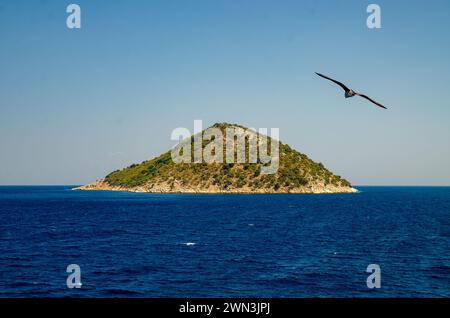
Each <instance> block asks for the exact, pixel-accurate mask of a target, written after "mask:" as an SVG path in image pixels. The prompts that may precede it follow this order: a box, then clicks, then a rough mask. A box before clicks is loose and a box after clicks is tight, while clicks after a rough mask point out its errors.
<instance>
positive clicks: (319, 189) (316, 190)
mask: <svg viewBox="0 0 450 318" xmlns="http://www.w3.org/2000/svg"><path fill="white" fill-rule="evenodd" d="M72 190H86V191H96V190H100V191H121V192H135V193H190V194H195V193H198V194H227V193H230V194H232V193H234V194H276V193H293V194H326V193H357V192H359V191H358V190H357V189H355V188H353V187H347V186H335V185H332V184H329V185H326V186H325V185H315V186H310V187H299V188H294V189H287V188H280V189H278V190H274V189H272V188H271V189H267V188H262V189H252V188H245V187H243V188H239V189H233V188H232V189H227V190H223V189H220V188H219V187H215V186H210V187H208V188H201V187H192V186H188V187H186V186H182V185H180V184H172V185H169V184H167V183H164V182H162V183H158V184H153V185H143V186H138V187H121V186H111V185H109V184H108V183H107V182H105V181H104V180H100V181H96V182H93V183H90V184H87V185H83V186H80V187H76V188H73V189H72Z"/></svg>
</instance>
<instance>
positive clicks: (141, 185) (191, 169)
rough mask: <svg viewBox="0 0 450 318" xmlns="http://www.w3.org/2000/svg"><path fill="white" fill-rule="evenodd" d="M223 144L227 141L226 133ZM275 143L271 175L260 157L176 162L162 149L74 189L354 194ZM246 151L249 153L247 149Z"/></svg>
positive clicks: (223, 126) (341, 182) (302, 156)
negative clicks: (248, 160)
mask: <svg viewBox="0 0 450 318" xmlns="http://www.w3.org/2000/svg"><path fill="white" fill-rule="evenodd" d="M210 128H216V129H217V128H218V129H220V130H221V131H223V132H225V130H226V129H227V128H241V129H246V128H245V127H243V126H240V125H236V124H228V123H218V124H215V125H213V126H212V127H210ZM199 135H202V134H199ZM224 135H225V134H224ZM254 136H255V138H257V137H258V136H260V134H259V133H256V132H255V133H254ZM251 137H252V136H250V138H251ZM265 137H266V138H267V140H268V142H269V143H272V142H273V141H272V139H271V138H270V137H269V136H265ZM196 138H198V136H191V138H188V139H187V140H188V141H187V142H190V143H194V141H195V139H196ZM245 138H247V139H248V136H247V137H245ZM247 139H245V140H247ZM185 142H186V141H185ZM203 143H205V141H203ZM206 143H207V142H206ZM223 144H224V145H225V144H226V137H224V140H223ZM278 144H279V150H278V151H279V156H278V158H279V162H278V163H277V165H278V169H277V171H276V172H275V173H271V174H264V173H261V168H262V167H263V166H264V165H265V164H263V163H262V162H259V161H257V162H256V163H225V162H223V163H220V162H213V163H206V162H200V163H175V162H174V161H173V160H172V156H171V151H167V152H166V153H163V154H162V155H160V156H158V157H156V158H154V159H152V160H148V161H144V162H142V163H140V164H133V165H131V166H129V167H127V168H124V169H122V170H117V171H114V172H112V173H110V174H108V175H107V176H106V177H105V178H104V179H102V180H98V181H96V182H94V183H90V184H87V185H84V186H81V187H78V188H75V190H110V191H128V192H147V193H355V192H358V190H356V189H355V188H353V187H352V186H351V184H350V183H349V182H348V181H347V180H345V179H343V178H341V177H340V176H337V175H334V174H333V173H332V172H330V171H329V170H328V169H326V168H325V167H324V166H323V164H321V163H316V162H314V161H313V160H311V159H310V158H308V156H307V155H305V154H302V153H300V152H298V151H296V150H294V149H292V148H290V147H289V146H288V145H286V144H283V143H281V142H278ZM246 151H247V155H248V150H246ZM277 160H278V159H277Z"/></svg>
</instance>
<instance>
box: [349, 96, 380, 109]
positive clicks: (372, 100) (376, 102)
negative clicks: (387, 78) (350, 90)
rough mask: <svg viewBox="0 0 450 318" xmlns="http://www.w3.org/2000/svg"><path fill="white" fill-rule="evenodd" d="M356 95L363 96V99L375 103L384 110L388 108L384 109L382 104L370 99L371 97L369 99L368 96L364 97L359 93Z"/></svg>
mask: <svg viewBox="0 0 450 318" xmlns="http://www.w3.org/2000/svg"><path fill="white" fill-rule="evenodd" d="M356 95H358V96H361V97H362V98H365V99H367V100H370V101H371V102H372V103H374V104H375V105H377V106H378V107H381V108H384V109H387V108H386V107H384V106H383V105H381V104H380V103H377V102H376V101H374V100H373V99H372V98H370V97H368V96H366V95H364V94H359V93H356Z"/></svg>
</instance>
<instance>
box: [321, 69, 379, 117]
mask: <svg viewBox="0 0 450 318" xmlns="http://www.w3.org/2000/svg"><path fill="white" fill-rule="evenodd" d="M316 74H317V75H319V76H320V77H323V78H325V79H327V80H329V81H332V82H333V83H336V84H338V85H339V86H340V87H342V89H343V90H344V91H345V98H349V97H353V96H361V97H362V98H365V99H367V100H369V101H371V102H372V103H374V104H375V105H377V106H378V107H381V108H384V109H387V108H386V107H384V106H383V105H381V104H380V103H377V102H376V101H374V100H373V99H371V98H370V97H368V96H366V95H364V94H360V93H357V92H355V91H354V90H352V89H350V88H348V87H347V86H345V85H344V84H342V83H341V82H338V81H336V80H334V79H332V78H329V77H327V76H325V75H322V74H320V73H317V72H316Z"/></svg>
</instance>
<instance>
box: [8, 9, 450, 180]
mask: <svg viewBox="0 0 450 318" xmlns="http://www.w3.org/2000/svg"><path fill="white" fill-rule="evenodd" d="M69 3H70V2H67V3H65V2H61V1H56V0H53V1H30V2H28V1H27V2H24V1H22V2H19V1H12V0H2V1H0V47H1V49H0V56H1V58H0V149H1V151H0V184H4V185H15V184H84V183H87V182H91V181H94V180H96V179H99V178H102V177H104V176H105V175H106V174H107V173H109V172H111V171H113V170H116V169H118V168H122V167H125V166H127V165H130V164H132V163H139V162H141V161H144V160H147V159H150V158H152V157H154V156H156V155H159V154H160V153H162V152H164V151H167V150H169V149H170V148H171V147H172V146H173V141H171V140H170V134H171V132H172V130H173V129H174V128H176V127H186V128H189V129H193V121H194V119H202V120H203V123H204V125H205V128H206V127H207V126H209V125H212V124H214V123H216V122H231V123H238V124H241V125H244V126H246V127H254V128H259V127H267V128H271V127H277V128H280V140H281V141H282V142H284V143H287V144H289V145H290V146H291V147H292V148H294V149H297V150H299V151H301V152H302V153H305V154H307V155H308V156H310V157H311V158H312V159H313V160H315V161H318V162H322V163H323V164H324V165H325V166H326V167H327V168H329V169H330V170H331V171H333V172H334V173H336V174H338V175H341V176H343V177H344V178H346V179H347V180H349V181H350V182H351V183H352V184H356V185H358V184H359V185H361V184H364V185H450V165H449V163H450V102H449V101H450V90H449V88H448V85H449V83H450V72H449V70H450V43H449V41H450V40H449V37H448V30H450V2H449V1H445V0H442V1H441V0H436V1H432V2H429V1H419V0H418V1H376V3H377V4H379V5H380V7H381V10H382V14H381V17H382V28H381V29H377V30H376V29H368V28H367V26H366V18H367V16H368V13H366V7H367V5H368V4H369V3H370V2H367V1H356V0H355V1H345V2H344V1H328V0H323V1H268V0H258V1H257V0H249V1H228V0H214V1H209V0H196V1H182V0H178V1H143V0H142V1H132V2H130V1H106V0H104V1H101V0H98V1H87V0H83V1H74V3H77V4H79V5H80V7H81V10H82V14H81V18H82V24H81V25H82V27H81V29H78V30H76V29H73V30H70V29H68V28H67V27H66V17H67V16H68V14H67V13H66V6H67V5H68V4H69ZM314 72H320V73H323V74H325V75H329V76H331V77H333V78H336V79H338V80H340V81H342V82H343V83H345V84H346V85H348V86H349V87H350V88H353V89H355V90H356V91H360V92H362V93H366V94H367V95H368V96H371V97H373V98H374V99H375V100H377V101H379V102H381V103H382V104H384V105H386V106H387V107H388V108H389V109H388V110H383V109H380V108H378V107H376V106H374V105H372V104H371V103H370V102H368V101H367V100H364V99H362V98H359V97H354V98H351V99H347V100H346V99H345V98H344V96H343V91H342V90H341V89H340V88H339V87H338V86H336V85H333V83H330V82H328V81H326V80H324V79H321V78H319V77H318V76H316V75H315V74H314Z"/></svg>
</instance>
